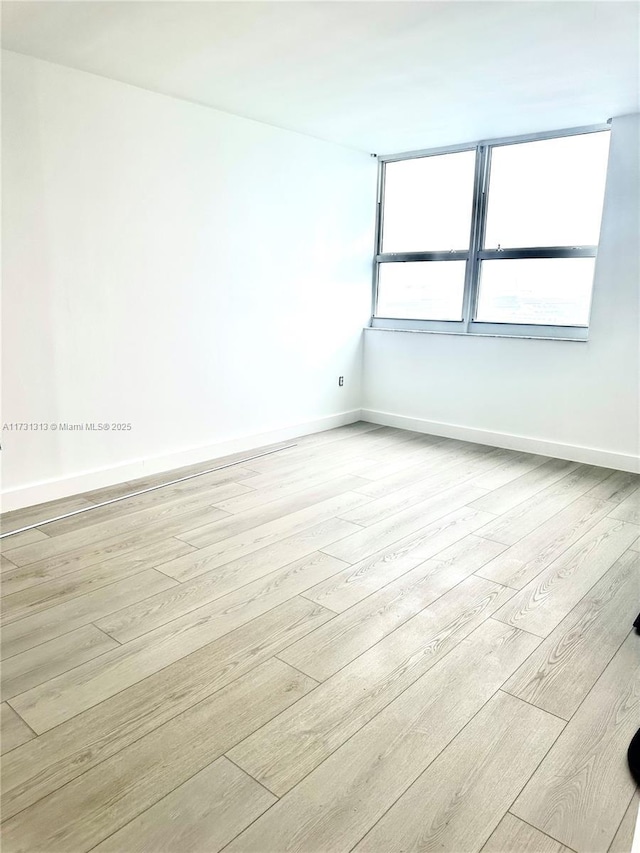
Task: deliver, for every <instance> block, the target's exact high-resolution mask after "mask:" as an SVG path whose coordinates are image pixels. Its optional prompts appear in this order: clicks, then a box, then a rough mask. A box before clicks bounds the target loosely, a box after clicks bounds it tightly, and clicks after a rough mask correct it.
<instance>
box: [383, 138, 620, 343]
mask: <svg viewBox="0 0 640 853" xmlns="http://www.w3.org/2000/svg"><path fill="white" fill-rule="evenodd" d="M608 150H609V133H608V128H606V126H605V127H604V128H603V127H597V128H580V129H577V130H574V131H565V132H564V133H563V134H562V135H559V134H544V135H542V136H540V137H537V138H531V137H529V138H518V139H509V140H497V141H494V142H489V143H481V144H479V145H474V146H461V147H460V148H458V149H457V150H450V151H442V150H439V151H435V152H431V153H429V152H425V153H421V154H417V155H415V154H411V155H406V156H397V157H384V158H380V180H379V187H380V189H379V200H378V223H377V229H376V231H377V245H376V264H375V266H376V272H375V299H374V302H375V309H374V316H373V319H372V325H373V326H375V327H382V328H396V329H397V328H405V329H418V330H419V329H423V330H427V331H440V332H458V333H468V334H489V335H523V336H526V337H554V338H567V339H576V340H585V339H586V337H587V332H588V326H589V313H590V309H591V290H592V287H593V275H594V268H595V257H596V252H597V247H598V236H599V232H600V219H601V215H602V201H603V198H604V185H605V179H606V171H607V157H608Z"/></svg>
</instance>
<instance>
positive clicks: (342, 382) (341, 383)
mask: <svg viewBox="0 0 640 853" xmlns="http://www.w3.org/2000/svg"><path fill="white" fill-rule="evenodd" d="M338 385H339V386H340V387H341V388H342V386H343V385H344V376H338Z"/></svg>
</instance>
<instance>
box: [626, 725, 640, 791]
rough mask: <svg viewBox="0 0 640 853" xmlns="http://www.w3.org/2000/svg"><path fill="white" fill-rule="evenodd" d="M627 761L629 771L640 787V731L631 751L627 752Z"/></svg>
mask: <svg viewBox="0 0 640 853" xmlns="http://www.w3.org/2000/svg"><path fill="white" fill-rule="evenodd" d="M627 761H628V762H629V770H631V775H632V776H633V778H634V779H635V780H636V782H637V783H638V785H640V729H638V731H637V732H636V733H635V735H634V736H633V739H632V741H631V743H630V744H629V749H628V750H627Z"/></svg>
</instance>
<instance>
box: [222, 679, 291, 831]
mask: <svg viewBox="0 0 640 853" xmlns="http://www.w3.org/2000/svg"><path fill="white" fill-rule="evenodd" d="M303 674H304V673H303ZM298 701H300V700H298ZM294 704H295V703H294ZM290 707H293V706H290ZM276 716H278V715H277V714H276ZM271 719H272V720H273V719H275V718H274V717H272V718H271ZM260 728H262V726H261V727H260ZM256 731H257V729H256ZM250 736H251V735H249V737H250ZM243 740H245V738H243ZM239 743H242V741H239ZM235 746H237V744H236V745H235ZM234 748H235V747H231V748H230V749H228V750H227V752H224V753H223V756H224V757H225V758H226V759H227V761H229V762H230V763H231V764H233V766H234V767H237V768H238V770H240V772H241V773H244V774H245V776H248V777H249V778H250V779H253V781H254V782H255V783H256V784H258V785H260V787H261V788H262V789H263V791H266V792H267V793H268V794H271V796H272V797H275V798H276V803H277V802H278V800H280V799H281V797H280V795H279V794H276V792H275V791H272V790H271V788H267V786H266V785H265V784H264V782H261V781H260V780H259V779H256V777H255V776H253V775H252V774H251V773H249V771H248V770H245V769H244V767H240V765H239V764H238V763H237V762H235V761H234V760H233V758H230V757H229V755H228V754H227V753H228V752H231V750H232V749H234ZM216 761H217V759H216ZM276 803H273V804H272V805H271V806H269V809H270V808H272V807H273V806H275V804H276ZM269 809H267V811H269ZM262 814H265V812H263V813H262ZM258 817H262V815H258ZM242 831H243V832H244V830H242Z"/></svg>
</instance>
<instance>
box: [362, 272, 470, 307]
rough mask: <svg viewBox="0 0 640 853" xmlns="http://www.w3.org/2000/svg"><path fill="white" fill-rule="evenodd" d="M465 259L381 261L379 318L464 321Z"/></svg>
mask: <svg viewBox="0 0 640 853" xmlns="http://www.w3.org/2000/svg"><path fill="white" fill-rule="evenodd" d="M465 268H466V261H419V262H416V263H404V264H380V278H379V281H378V310H377V312H376V313H377V316H378V317H393V318H396V319H414V320H461V319H462V297H463V294H464V273H465Z"/></svg>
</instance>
